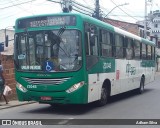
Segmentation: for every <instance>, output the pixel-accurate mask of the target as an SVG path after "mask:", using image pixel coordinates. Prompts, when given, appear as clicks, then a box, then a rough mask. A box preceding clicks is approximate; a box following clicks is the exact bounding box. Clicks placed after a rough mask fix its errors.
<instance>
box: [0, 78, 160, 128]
mask: <svg viewBox="0 0 160 128" xmlns="http://www.w3.org/2000/svg"><path fill="white" fill-rule="evenodd" d="M159 99H160V76H157V77H156V80H155V81H154V82H152V83H150V84H148V85H146V86H145V91H144V93H143V94H141V95H137V94H136V93H135V92H128V93H125V94H121V95H117V96H114V97H111V99H110V101H109V103H108V104H107V105H106V106H103V107H95V106H94V104H88V105H74V106H62V107H60V108H54V107H51V106H50V105H46V104H38V103H34V104H29V105H23V106H19V107H14V108H9V109H3V110H1V111H0V119H37V120H38V119H62V120H59V121H58V122H57V124H59V125H53V126H51V125H50V126H47V125H46V126H37V127H42V128H43V127H47V128H48V127H56V128H66V127H67V128H75V127H78V128H79V127H83V126H84V125H63V124H67V123H68V122H69V121H70V120H73V119H137V120H139V119H150V120H153V119H160V100H159ZM126 121H128V120H126ZM93 122H94V120H93ZM94 123H95V122H94ZM94 123H93V124H94ZM61 124H62V125H61ZM1 127H2V126H0V128H1ZM12 127H16V128H18V127H20V126H12ZM30 127H31V126H30ZM33 127H34V128H35V126H33ZM85 127H86V128H97V127H100V128H101V127H104V128H106V127H107V128H117V127H118V128H119V127H122V128H132V127H134V128H137V127H138V128H144V127H145V128H152V127H153V128H155V127H156V128H158V127H160V125H159V126H157V125H125V126H122V125H120V126H117V125H115V126H113V125H85Z"/></svg>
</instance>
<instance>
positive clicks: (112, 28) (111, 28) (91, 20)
mask: <svg viewBox="0 0 160 128" xmlns="http://www.w3.org/2000/svg"><path fill="white" fill-rule="evenodd" d="M53 15H54V16H56V15H57V16H58V15H66V16H67V15H68V16H69V15H71V16H72V15H75V16H77V17H81V19H83V20H84V21H86V22H88V23H92V24H95V25H97V26H99V27H103V28H106V29H107V30H109V31H111V32H116V33H118V34H121V35H123V36H127V37H129V38H132V39H134V40H138V41H140V42H143V43H145V44H149V45H152V46H155V43H154V42H152V41H149V40H147V39H144V38H142V37H139V36H137V35H135V34H132V33H130V32H127V31H125V30H123V29H120V28H118V27H115V26H113V25H111V24H109V23H106V22H103V21H100V20H97V19H95V18H93V17H90V16H87V15H84V14H81V13H55V14H43V15H36V16H27V17H21V18H18V19H17V20H16V22H17V21H19V20H22V19H28V18H36V17H43V16H53Z"/></svg>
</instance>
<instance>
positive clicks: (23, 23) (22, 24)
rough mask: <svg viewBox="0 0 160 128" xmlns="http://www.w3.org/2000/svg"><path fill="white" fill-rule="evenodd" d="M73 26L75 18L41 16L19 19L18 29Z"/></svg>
mask: <svg viewBox="0 0 160 128" xmlns="http://www.w3.org/2000/svg"><path fill="white" fill-rule="evenodd" d="M63 25H65V26H75V25H76V17H75V16H41V17H33V18H28V19H20V20H19V21H18V28H19V29H23V28H30V27H34V28H35V27H44V26H63Z"/></svg>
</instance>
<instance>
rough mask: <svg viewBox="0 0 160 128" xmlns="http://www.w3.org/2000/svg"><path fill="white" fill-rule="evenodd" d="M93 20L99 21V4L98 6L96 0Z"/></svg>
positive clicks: (97, 0)
mask: <svg viewBox="0 0 160 128" xmlns="http://www.w3.org/2000/svg"><path fill="white" fill-rule="evenodd" d="M95 18H97V19H99V20H100V4H99V0H96V7H95Z"/></svg>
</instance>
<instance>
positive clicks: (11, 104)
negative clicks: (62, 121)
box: [0, 72, 160, 110]
mask: <svg viewBox="0 0 160 128" xmlns="http://www.w3.org/2000/svg"><path fill="white" fill-rule="evenodd" d="M159 75H160V72H156V76H159ZM32 103H35V102H34V101H30V102H27V101H25V102H19V101H18V100H11V101H9V103H8V104H6V103H5V102H2V101H0V110H1V109H6V108H11V107H16V106H21V105H26V104H32Z"/></svg>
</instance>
